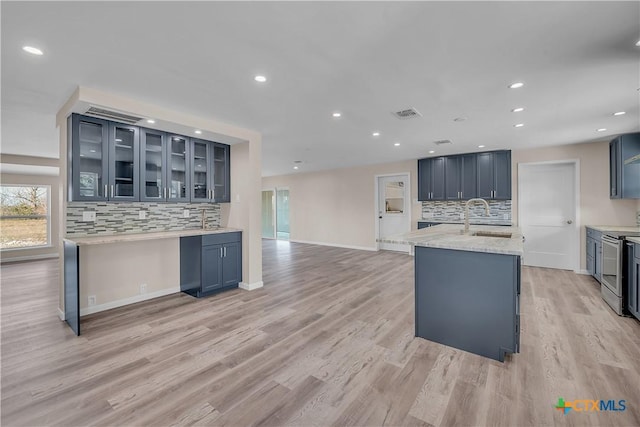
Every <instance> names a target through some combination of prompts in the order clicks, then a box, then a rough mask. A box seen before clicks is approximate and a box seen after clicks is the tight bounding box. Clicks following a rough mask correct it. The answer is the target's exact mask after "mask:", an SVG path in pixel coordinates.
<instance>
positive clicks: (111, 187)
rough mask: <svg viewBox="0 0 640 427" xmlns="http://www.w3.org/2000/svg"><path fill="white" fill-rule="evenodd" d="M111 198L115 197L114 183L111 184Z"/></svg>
mask: <svg viewBox="0 0 640 427" xmlns="http://www.w3.org/2000/svg"><path fill="white" fill-rule="evenodd" d="M111 198H112V199H113V184H111Z"/></svg>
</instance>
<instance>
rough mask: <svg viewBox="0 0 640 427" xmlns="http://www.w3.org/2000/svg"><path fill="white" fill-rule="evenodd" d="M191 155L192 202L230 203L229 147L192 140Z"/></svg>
mask: <svg viewBox="0 0 640 427" xmlns="http://www.w3.org/2000/svg"><path fill="white" fill-rule="evenodd" d="M191 153H192V155H191V159H190V164H191V181H192V182H193V187H192V190H191V202H209V203H223V202H230V201H231V192H230V191H229V189H230V187H229V183H230V163H231V161H230V150H229V146H228V145H225V144H219V143H216V142H211V141H205V140H201V139H195V138H192V141H191Z"/></svg>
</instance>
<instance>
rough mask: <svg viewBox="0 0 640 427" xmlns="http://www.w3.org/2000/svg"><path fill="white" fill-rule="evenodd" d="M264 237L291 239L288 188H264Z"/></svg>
mask: <svg viewBox="0 0 640 427" xmlns="http://www.w3.org/2000/svg"><path fill="white" fill-rule="evenodd" d="M262 237H263V238H264V239H278V240H289V239H290V227H289V189H288V188H274V189H268V190H262Z"/></svg>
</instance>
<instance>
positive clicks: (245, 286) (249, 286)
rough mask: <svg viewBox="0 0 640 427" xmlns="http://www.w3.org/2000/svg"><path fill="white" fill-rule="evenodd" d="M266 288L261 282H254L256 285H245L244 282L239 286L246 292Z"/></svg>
mask: <svg viewBox="0 0 640 427" xmlns="http://www.w3.org/2000/svg"><path fill="white" fill-rule="evenodd" d="M263 286H264V282H263V281H262V280H261V281H259V282H254V283H244V282H240V283H239V284H238V287H239V288H240V289H244V290H245V291H253V290H254V289H259V288H261V287H263Z"/></svg>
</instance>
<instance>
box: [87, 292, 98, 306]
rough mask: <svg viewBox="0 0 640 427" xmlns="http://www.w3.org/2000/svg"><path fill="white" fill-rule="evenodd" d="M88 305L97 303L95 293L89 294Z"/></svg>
mask: <svg viewBox="0 0 640 427" xmlns="http://www.w3.org/2000/svg"><path fill="white" fill-rule="evenodd" d="M88 300H89V301H88V305H89V307H91V306H94V305H96V296H95V295H89V298H88Z"/></svg>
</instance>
